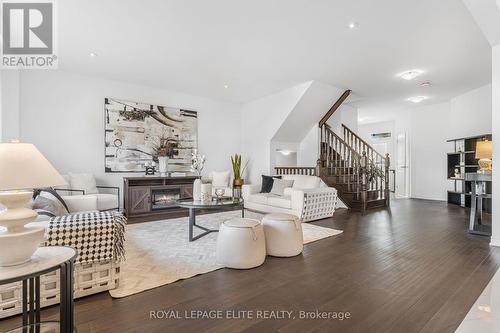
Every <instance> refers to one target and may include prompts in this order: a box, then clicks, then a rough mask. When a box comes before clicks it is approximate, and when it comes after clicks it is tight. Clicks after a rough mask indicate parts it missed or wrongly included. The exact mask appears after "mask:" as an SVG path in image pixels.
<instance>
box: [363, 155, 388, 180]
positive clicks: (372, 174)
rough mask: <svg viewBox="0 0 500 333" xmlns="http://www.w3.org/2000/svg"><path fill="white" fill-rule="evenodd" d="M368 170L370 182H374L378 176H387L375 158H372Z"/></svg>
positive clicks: (381, 177)
mask: <svg viewBox="0 0 500 333" xmlns="http://www.w3.org/2000/svg"><path fill="white" fill-rule="evenodd" d="M366 171H367V172H366V176H367V179H368V181H369V182H372V181H374V180H375V179H377V178H380V179H384V178H385V173H384V170H382V169H381V168H380V167H378V166H377V165H376V164H375V162H374V161H373V160H370V162H369V164H368V168H367V170H366Z"/></svg>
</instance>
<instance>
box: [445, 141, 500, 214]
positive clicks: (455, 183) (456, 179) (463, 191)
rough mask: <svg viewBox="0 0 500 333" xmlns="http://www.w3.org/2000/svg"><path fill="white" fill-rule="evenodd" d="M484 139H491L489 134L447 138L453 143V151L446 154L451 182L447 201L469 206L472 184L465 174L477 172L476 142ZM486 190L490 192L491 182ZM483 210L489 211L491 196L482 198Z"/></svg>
mask: <svg viewBox="0 0 500 333" xmlns="http://www.w3.org/2000/svg"><path fill="white" fill-rule="evenodd" d="M484 139H488V140H491V139H492V136H491V134H483V135H478V136H471V137H466V138H458V139H451V140H447V142H451V143H452V144H453V151H452V152H449V153H448V154H447V166H448V168H447V170H448V172H447V175H448V180H449V181H450V182H452V184H451V186H450V187H451V189H450V190H448V203H451V204H455V205H459V206H462V207H469V208H470V206H471V191H472V188H471V186H472V185H471V182H470V181H466V180H465V174H466V173H469V172H477V170H478V168H479V166H478V165H477V160H476V142H477V141H481V140H484ZM456 169H458V171H459V173H458V175H457V174H456V173H455V170H456ZM486 192H487V193H489V194H491V184H489V185H488V186H487V189H486ZM483 211H485V212H487V213H491V197H485V198H483Z"/></svg>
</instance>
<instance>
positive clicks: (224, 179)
mask: <svg viewBox="0 0 500 333" xmlns="http://www.w3.org/2000/svg"><path fill="white" fill-rule="evenodd" d="M229 179H230V171H221V172H218V171H212V187H229Z"/></svg>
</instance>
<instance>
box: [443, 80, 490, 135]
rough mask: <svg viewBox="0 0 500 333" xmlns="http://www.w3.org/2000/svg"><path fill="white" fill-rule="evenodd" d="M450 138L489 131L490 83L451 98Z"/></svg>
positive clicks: (448, 126)
mask: <svg viewBox="0 0 500 333" xmlns="http://www.w3.org/2000/svg"><path fill="white" fill-rule="evenodd" d="M447 128H448V135H449V136H450V138H459V137H468V136H475V135H478V134H484V133H491V84H488V85H486V86H483V87H480V88H477V89H474V90H472V91H470V92H468V93H465V94H463V95H460V96H457V97H455V98H452V99H451V114H450V119H449V121H448V125H447Z"/></svg>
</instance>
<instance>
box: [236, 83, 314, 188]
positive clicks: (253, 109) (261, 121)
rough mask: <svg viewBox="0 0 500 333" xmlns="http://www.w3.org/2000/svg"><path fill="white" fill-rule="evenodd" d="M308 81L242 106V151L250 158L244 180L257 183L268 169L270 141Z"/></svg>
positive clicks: (272, 157)
mask: <svg viewBox="0 0 500 333" xmlns="http://www.w3.org/2000/svg"><path fill="white" fill-rule="evenodd" d="M310 84H311V82H306V83H303V84H300V85H297V86H294V87H292V88H289V89H286V90H283V91H281V92H278V93H276V94H273V95H269V96H266V97H263V98H261V99H258V100H256V101H253V102H250V103H247V104H245V105H243V106H242V108H241V134H242V150H243V154H244V156H246V157H247V158H248V159H249V160H250V163H249V165H248V168H247V175H244V177H245V179H248V180H250V181H251V182H252V183H260V177H261V175H262V174H265V175H268V174H270V173H271V172H272V170H271V166H272V162H271V161H273V160H274V151H273V149H272V147H271V146H272V143H271V140H272V138H273V136H274V134H275V133H276V131H277V130H278V129H279V127H280V126H281V124H282V123H283V121H284V120H285V119H286V117H287V116H288V114H289V113H290V111H291V110H293V108H294V107H295V105H297V102H298V101H299V100H300V98H301V97H302V95H303V94H304V92H305V91H306V90H307V88H308V87H309V86H310Z"/></svg>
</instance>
